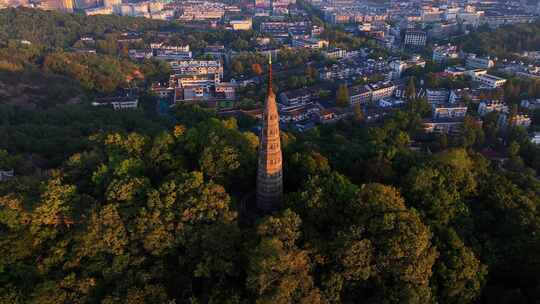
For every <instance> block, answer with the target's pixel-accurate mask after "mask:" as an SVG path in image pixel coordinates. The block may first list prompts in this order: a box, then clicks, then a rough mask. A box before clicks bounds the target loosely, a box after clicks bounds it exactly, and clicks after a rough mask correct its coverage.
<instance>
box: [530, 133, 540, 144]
mask: <svg viewBox="0 0 540 304" xmlns="http://www.w3.org/2000/svg"><path fill="white" fill-rule="evenodd" d="M530 138H531V143H533V144H535V145H540V132H534V133H533V134H531V137H530Z"/></svg>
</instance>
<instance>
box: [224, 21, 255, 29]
mask: <svg viewBox="0 0 540 304" xmlns="http://www.w3.org/2000/svg"><path fill="white" fill-rule="evenodd" d="M229 25H230V26H231V28H232V29H233V30H235V31H247V30H250V29H251V27H252V26H253V23H252V21H251V19H245V20H231V21H229Z"/></svg>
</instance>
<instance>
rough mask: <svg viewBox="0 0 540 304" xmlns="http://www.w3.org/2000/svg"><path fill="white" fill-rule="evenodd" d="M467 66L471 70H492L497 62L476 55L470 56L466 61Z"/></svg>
mask: <svg viewBox="0 0 540 304" xmlns="http://www.w3.org/2000/svg"><path fill="white" fill-rule="evenodd" d="M465 65H466V66H467V68H469V69H485V70H487V69H491V68H492V67H494V66H495V62H493V60H491V59H490V58H489V57H477V56H476V55H475V54H469V56H467V59H466V60H465Z"/></svg>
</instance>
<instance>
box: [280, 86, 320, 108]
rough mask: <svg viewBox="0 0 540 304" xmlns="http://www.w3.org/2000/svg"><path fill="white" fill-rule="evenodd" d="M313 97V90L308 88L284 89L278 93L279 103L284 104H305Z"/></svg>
mask: <svg viewBox="0 0 540 304" xmlns="http://www.w3.org/2000/svg"><path fill="white" fill-rule="evenodd" d="M312 97H313V92H312V91H311V90H308V89H304V88H302V89H296V90H290V91H285V92H282V93H281V94H279V100H280V103H282V104H284V105H289V106H291V105H297V104H306V103H308V102H310V100H311V98H312Z"/></svg>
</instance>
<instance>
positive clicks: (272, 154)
mask: <svg viewBox="0 0 540 304" xmlns="http://www.w3.org/2000/svg"><path fill="white" fill-rule="evenodd" d="M259 139H260V140H259V141H260V145H259V161H258V168H257V207H258V208H259V209H260V210H262V211H264V212H270V211H273V210H276V209H278V208H279V205H280V203H281V199H282V197H283V171H282V155H281V142H280V130H279V114H278V108H277V103H276V94H274V90H273V88H272V57H269V58H268V92H267V96H266V100H265V104H264V111H263V117H262V128H261V134H260V138H259Z"/></svg>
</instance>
